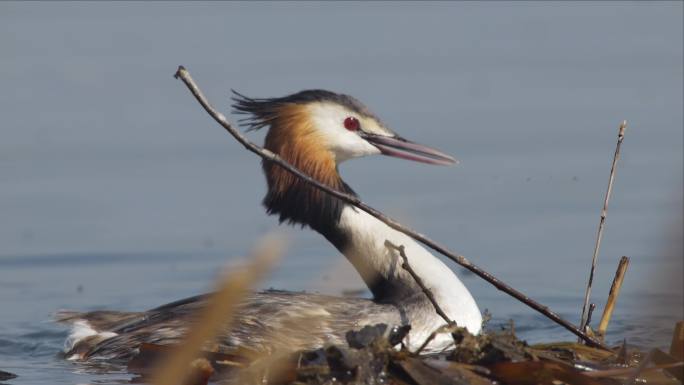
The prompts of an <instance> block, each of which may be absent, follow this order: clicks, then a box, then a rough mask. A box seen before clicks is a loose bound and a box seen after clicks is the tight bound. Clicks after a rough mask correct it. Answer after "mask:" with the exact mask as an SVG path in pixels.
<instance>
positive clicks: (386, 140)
mask: <svg viewBox="0 0 684 385" xmlns="http://www.w3.org/2000/svg"><path fill="white" fill-rule="evenodd" d="M363 138H364V139H366V140H367V141H369V142H370V143H371V144H372V145H374V146H375V147H377V148H378V149H379V150H380V152H381V153H382V154H383V155H387V156H393V157H396V158H402V159H407V160H412V161H415V162H421V163H427V164H437V165H441V166H449V165H452V164H458V160H456V159H455V158H453V157H452V156H449V155H447V154H445V153H443V152H441V151H439V150H436V149H434V148H431V147H428V146H424V145H422V144H418V143H413V142H409V141H408V140H406V139H404V138H401V137H399V136H397V137H391V136H381V135H370V134H366V135H364V136H363Z"/></svg>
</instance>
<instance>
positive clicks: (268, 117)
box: [233, 90, 456, 165]
mask: <svg viewBox="0 0 684 385" xmlns="http://www.w3.org/2000/svg"><path fill="white" fill-rule="evenodd" d="M233 92H234V93H235V97H234V98H233V100H234V101H235V104H234V105H233V107H234V109H235V111H236V112H238V113H243V114H249V115H250V116H249V117H247V118H244V119H241V120H240V122H241V123H242V124H244V125H246V126H248V128H249V129H258V128H261V127H264V126H269V127H270V129H269V132H268V135H267V139H266V145H265V146H266V147H267V148H269V149H270V150H271V151H274V152H276V153H278V154H280V155H281V156H283V157H285V158H288V157H289V158H291V159H293V158H297V157H302V156H310V155H312V156H314V157H316V158H318V159H319V160H320V159H321V158H323V157H325V155H324V153H325V152H327V153H328V154H327V156H329V157H332V160H333V161H334V162H335V164H339V163H341V162H343V161H345V160H348V159H352V158H359V157H362V156H366V155H374V154H383V155H389V156H394V157H399V158H404V159H408V160H413V161H417V162H422V163H428V164H438V165H449V164H453V163H456V160H455V159H454V158H452V157H451V156H449V155H446V154H444V153H442V152H440V151H438V150H435V149H433V148H430V147H427V146H423V145H420V144H416V143H413V142H410V141H408V140H406V139H404V138H402V137H400V136H399V135H397V134H396V133H395V132H393V131H392V130H390V129H389V128H388V127H387V126H386V125H385V124H384V123H382V121H381V120H380V119H379V118H378V117H376V116H375V115H374V114H373V113H372V112H371V111H370V110H369V109H368V108H367V107H366V106H365V105H363V104H362V103H361V102H359V101H358V100H356V99H355V98H353V97H351V96H348V95H343V94H337V93H334V92H330V91H325V90H305V91H300V92H298V93H296V94H292V95H288V96H285V97H281V98H271V99H252V98H248V97H246V96H244V95H241V94H239V93H237V92H235V91H233ZM294 151H301V153H300V154H291V153H292V152H294ZM306 154H308V155H306ZM313 154H315V155H313Z"/></svg>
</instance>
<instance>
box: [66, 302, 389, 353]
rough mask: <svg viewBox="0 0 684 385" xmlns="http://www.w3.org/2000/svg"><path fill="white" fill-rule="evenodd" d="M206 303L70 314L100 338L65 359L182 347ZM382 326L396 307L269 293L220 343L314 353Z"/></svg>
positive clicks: (75, 347) (249, 305)
mask: <svg viewBox="0 0 684 385" xmlns="http://www.w3.org/2000/svg"><path fill="white" fill-rule="evenodd" d="M206 300H207V295H201V296H195V297H190V298H186V299H183V300H180V301H176V302H172V303H169V304H166V305H163V306H160V307H158V308H155V309H152V310H149V311H147V312H141V313H123V312H109V311H99V312H90V313H71V314H68V317H62V318H61V319H60V320H61V321H63V322H71V323H73V324H74V325H75V328H78V327H81V328H83V326H84V323H85V324H86V325H87V327H88V328H90V329H91V330H92V333H95V334H93V335H91V336H88V337H86V338H83V339H81V340H78V341H75V340H74V341H73V343H72V346H71V347H70V348H69V349H68V350H69V351H68V352H67V353H66V355H67V357H73V358H75V359H106V360H112V359H128V358H130V357H132V356H134V355H135V354H137V352H138V349H139V347H140V345H141V344H142V343H151V344H158V345H171V344H175V343H178V342H180V340H181V339H182V337H183V336H184V335H185V333H186V332H187V330H188V327H190V325H192V321H193V318H194V316H195V314H196V313H197V311H198V310H199V309H201V308H203V307H204V306H205V305H206ZM63 314H64V313H63ZM377 322H384V323H388V324H399V323H400V322H401V321H400V317H399V313H398V311H397V310H396V309H395V308H394V307H393V306H392V305H379V304H376V303H374V302H372V301H370V300H367V299H359V298H344V297H333V296H325V295H319V294H310V293H293V292H286V291H275V290H270V291H266V292H260V293H253V294H251V295H249V296H248V297H246V298H245V300H244V301H243V303H242V304H241V305H240V306H238V308H237V309H236V311H235V314H234V315H233V321H232V322H231V326H229V327H227V328H226V329H225V330H223V331H222V332H221V333H220V334H219V335H218V336H217V338H216V343H217V344H218V346H219V347H220V348H222V349H228V350H230V348H231V347H236V346H246V347H248V348H250V349H253V350H272V349H282V348H287V349H295V350H299V349H310V348H317V347H320V346H323V345H325V344H326V343H343V342H344V334H345V333H346V332H347V331H348V330H352V329H359V328H361V327H362V326H364V325H366V324H373V323H377ZM79 323H80V324H79ZM75 331H78V330H75ZM76 334H78V333H76Z"/></svg>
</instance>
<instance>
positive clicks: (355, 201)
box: [174, 66, 608, 350]
mask: <svg viewBox="0 0 684 385" xmlns="http://www.w3.org/2000/svg"><path fill="white" fill-rule="evenodd" d="M174 77H175V78H176V79H180V80H182V81H183V83H184V84H185V85H186V86H187V87H188V89H189V90H190V92H191V93H192V94H193V96H195V99H197V101H198V102H199V103H200V105H201V106H202V108H204V110H205V111H206V112H207V113H208V114H209V115H210V116H211V117H212V118H214V120H216V121H217V122H218V123H219V124H220V125H221V126H222V127H223V128H224V129H225V130H226V131H228V133H229V134H231V135H232V136H233V138H235V140H237V141H238V142H239V143H240V144H242V145H243V146H244V147H245V148H246V149H247V150H249V151H251V152H253V153H255V154H257V155H258V156H260V157H261V158H263V159H264V160H266V161H270V162H273V163H275V164H277V165H279V166H280V167H282V168H283V169H285V170H287V171H288V172H290V173H291V174H293V175H295V176H296V177H298V178H300V179H301V180H303V181H304V182H306V183H308V184H310V185H312V186H315V187H316V188H318V189H320V190H323V191H325V192H327V193H328V194H330V195H332V196H334V197H337V198H339V199H340V200H342V201H344V202H347V203H349V204H351V205H354V206H356V207H358V208H359V209H361V210H363V211H365V212H366V213H368V214H370V215H372V216H373V217H375V218H377V219H379V220H380V221H382V222H384V223H385V224H387V225H388V226H389V227H391V228H393V229H395V230H397V231H399V232H402V233H404V234H406V235H408V236H410V237H411V238H413V239H415V240H417V241H419V242H421V243H423V244H425V245H426V246H428V247H430V248H432V249H433V250H435V251H437V252H439V253H441V254H443V255H445V256H446V257H448V258H449V259H451V260H452V261H454V262H456V263H457V264H459V265H461V266H463V267H464V268H466V269H468V270H470V271H471V272H473V273H475V274H476V275H477V276H479V277H480V278H482V279H484V280H485V281H487V282H489V283H490V284H492V285H494V287H496V288H497V289H499V290H501V291H503V292H505V293H507V294H508V295H510V296H512V297H514V298H516V299H518V300H519V301H520V302H522V303H524V304H526V305H527V306H529V307H531V308H532V309H534V310H536V311H538V312H539V313H541V314H543V315H545V316H546V317H547V318H549V319H551V320H552V321H554V322H555V323H557V324H559V325H561V326H563V327H564V328H565V329H567V330H569V331H570V332H572V333H573V334H575V335H576V336H578V337H580V338H582V339H583V340H584V341H586V342H587V343H588V344H590V345H592V346H596V347H600V348H603V349H606V350H608V347H606V346H605V345H604V344H603V343H601V342H600V341H598V340H596V339H594V338H592V337H590V336H588V335H587V334H586V333H584V332H583V331H582V330H580V329H579V328H578V327H577V326H575V325H573V324H572V323H570V322H569V321H567V320H565V319H563V318H561V317H560V316H559V315H558V314H556V313H555V312H553V311H551V310H550V309H549V308H548V307H547V306H544V305H542V304H540V303H539V302H537V301H535V300H533V299H531V298H529V297H528V296H527V295H525V294H523V293H522V292H520V291H518V290H516V289H514V288H513V287H511V286H509V285H508V284H506V283H505V282H502V281H501V280H499V279H498V278H496V277H494V276H493V275H491V274H490V273H488V272H486V271H485V270H483V269H482V268H480V267H479V266H477V265H474V264H473V263H472V262H470V261H469V260H468V259H467V258H466V257H464V256H462V255H459V254H456V253H454V252H452V251H450V250H449V249H447V248H446V247H445V246H442V245H440V244H438V243H437V242H435V241H433V240H431V239H430V238H428V237H427V236H425V235H423V234H421V233H418V232H416V231H414V230H412V229H410V228H408V227H406V226H404V225H402V224H401V223H399V222H397V221H395V220H394V219H392V218H390V217H388V216H386V215H384V214H383V213H381V212H380V211H378V210H376V209H374V208H372V207H370V206H368V205H367V204H365V203H363V202H362V201H361V200H360V199H359V198H357V197H355V196H352V195H348V194H345V193H342V192H340V191H337V190H335V189H333V188H330V187H328V186H326V185H325V184H323V183H321V182H319V181H317V180H315V179H313V178H311V177H310V176H308V175H306V174H304V173H303V172H302V171H300V170H299V169H297V168H296V167H294V166H292V165H291V164H290V163H288V162H287V161H285V160H284V159H282V158H281V157H280V156H278V155H277V154H274V153H273V152H272V151H269V150H267V149H265V148H262V147H259V146H257V145H256V144H254V143H252V142H250V141H249V140H248V139H247V138H246V137H245V136H243V135H242V134H241V133H240V132H239V131H238V130H236V129H235V128H234V127H233V126H232V125H231V124H230V123H229V122H228V120H227V119H226V117H225V115H223V114H222V113H220V112H219V111H217V110H216V109H215V108H214V107H213V106H212V105H211V104H210V103H209V101H208V100H207V98H206V97H205V96H204V94H203V93H202V91H201V90H200V89H199V87H198V86H197V84H195V81H194V80H193V79H192V77H191V76H190V73H189V72H188V70H186V69H185V67H183V66H180V67H178V70H177V71H176V74H175V75H174Z"/></svg>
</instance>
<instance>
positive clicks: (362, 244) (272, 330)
mask: <svg viewBox="0 0 684 385" xmlns="http://www.w3.org/2000/svg"><path fill="white" fill-rule="evenodd" d="M234 100H235V104H234V106H233V107H234V108H235V110H236V112H237V113H241V114H247V115H248V116H247V118H245V119H242V120H241V123H242V124H243V125H245V126H247V128H248V129H259V128H262V127H266V126H268V127H269V131H268V133H267V135H266V138H265V144H264V147H265V148H267V149H269V150H270V151H272V152H274V153H276V154H278V155H280V156H281V157H282V158H283V159H284V160H286V161H288V162H289V163H291V164H292V165H293V166H295V167H297V168H298V169H299V170H301V171H302V172H304V173H305V174H307V175H309V176H311V177H312V178H314V179H316V180H318V181H319V182H322V183H324V184H326V185H328V186H330V187H332V188H335V189H337V190H339V191H342V192H345V193H348V194H355V193H354V191H353V190H352V189H351V188H350V187H349V186H348V185H347V184H346V183H345V182H344V181H343V180H342V178H341V177H340V175H339V172H338V165H339V164H340V163H341V162H343V161H346V160H349V159H353V158H359V157H363V156H366V155H375V154H384V155H389V156H395V157H400V158H405V159H409V160H414V161H419V162H424V163H430V164H442V165H445V164H451V163H454V162H455V160H454V159H453V158H451V157H449V156H448V155H446V154H443V153H441V152H439V151H437V150H434V149H431V148H429V147H425V146H422V145H418V144H415V143H412V142H409V141H407V140H406V139H403V138H401V137H400V136H398V135H397V134H395V133H394V132H392V131H391V130H389V129H388V128H387V127H386V126H385V125H384V124H383V123H382V122H381V121H380V120H379V119H378V118H377V117H376V116H375V115H373V114H372V113H371V112H370V111H369V110H368V109H367V108H366V107H365V106H364V105H363V104H361V103H360V102H359V101H357V100H356V99H354V98H352V97H350V96H346V95H341V94H336V93H333V92H329V91H324V90H308V91H301V92H299V93H296V94H293V95H289V96H286V97H282V98H272V99H252V98H248V97H245V96H243V95H240V94H238V93H236V96H235V98H234ZM262 167H263V171H264V174H265V176H266V182H267V185H268V192H267V194H266V196H265V198H264V200H263V204H264V206H265V207H266V211H267V213H268V214H272V215H277V216H278V217H279V220H280V222H287V223H291V224H300V225H302V226H309V227H310V228H312V229H313V230H315V231H317V232H318V233H320V234H322V235H323V236H324V237H325V238H326V239H328V240H329V241H330V242H331V243H332V244H333V245H334V246H335V247H336V248H337V249H338V250H339V251H340V252H341V253H342V254H344V255H345V257H346V258H347V259H348V260H349V261H350V262H351V263H352V265H353V266H354V267H355V268H356V270H357V271H358V273H359V274H360V276H361V277H362V278H363V280H364V282H365V283H366V285H367V286H368V288H369V289H370V290H371V292H372V293H373V299H362V298H344V297H333V296H325V295H320V294H311V293H293V292H284V291H274V290H270V291H265V292H260V293H253V294H251V295H250V296H248V297H247V298H245V299H244V301H243V302H242V303H241V305H240V306H238V308H237V309H236V311H235V314H234V315H233V319H234V322H233V324H232V325H233V326H232V327H231V328H230V329H227V330H224V331H222V333H220V334H219V336H218V337H217V340H216V342H217V343H218V345H219V346H221V347H223V348H228V349H229V348H231V347H236V346H246V347H248V348H252V349H258V350H261V349H266V350H268V349H274V348H278V347H279V346H280V347H286V348H288V349H293V348H294V349H311V348H318V347H321V346H323V345H325V344H329V343H342V342H344V335H345V333H346V332H347V331H349V330H355V329H360V328H361V327H363V326H365V325H374V324H377V323H385V324H388V325H392V326H401V325H408V324H410V325H411V331H410V332H409V334H408V335H407V336H406V338H405V341H404V343H405V344H406V345H407V346H408V347H409V348H413V349H415V348H417V347H418V346H420V345H421V344H422V343H423V342H424V341H425V340H426V339H427V337H428V335H430V334H431V333H432V332H433V331H435V329H437V328H438V327H439V326H441V325H443V324H444V323H445V321H444V320H443V319H442V318H441V317H440V316H439V315H438V314H437V313H436V312H435V310H434V308H433V306H432V304H431V302H430V301H429V300H428V298H427V297H426V295H425V293H424V292H423V290H422V289H421V288H420V286H419V285H418V284H417V283H416V281H415V279H414V278H413V277H412V276H411V275H410V274H409V273H408V272H407V271H406V270H405V269H404V268H403V267H402V256H401V255H399V253H398V251H397V250H395V249H391V248H388V247H387V246H386V242H388V241H389V242H391V243H392V244H395V245H402V246H403V247H404V250H405V255H406V258H407V260H408V263H409V265H410V266H411V267H412V269H413V270H414V271H415V272H416V274H417V275H418V276H419V277H421V278H422V281H423V282H424V283H425V284H426V286H427V288H428V289H429V290H430V291H431V292H432V293H433V295H434V297H435V299H436V301H437V302H438V303H439V305H440V307H441V308H442V309H443V310H444V312H445V313H446V315H447V316H448V317H449V318H450V319H451V320H453V321H455V322H456V323H457V325H459V326H464V327H466V328H467V329H468V330H469V331H470V332H472V333H478V332H479V331H480V328H481V323H482V317H481V314H480V311H479V309H478V307H477V304H476V303H475V300H474V299H473V297H472V296H471V294H470V292H469V291H468V290H467V289H466V287H465V286H464V285H463V283H462V282H461V281H460V280H459V279H458V277H456V275H455V274H454V273H453V271H451V269H449V268H448V267H447V266H446V265H445V264H444V263H443V262H442V261H440V260H439V259H438V258H436V257H435V256H433V255H432V254H431V253H429V252H428V251H427V250H426V249H425V248H423V247H422V246H421V245H419V244H418V243H417V242H416V241H414V240H413V239H411V238H410V237H408V236H406V235H405V234H403V233H401V232H398V231H396V230H394V229H392V228H390V227H389V226H388V225H387V224H385V223H384V222H382V221H380V220H378V219H377V218H375V217H373V216H371V215H369V214H367V213H366V212H364V211H362V210H360V209H358V208H356V207H354V206H351V205H349V204H347V203H345V202H343V201H341V200H339V199H338V198H336V197H334V196H332V195H330V194H328V193H325V192H323V191H321V190H319V189H317V188H315V187H313V186H311V185H309V184H307V183H306V182H304V181H302V180H301V179H299V178H297V177H296V176H294V175H292V174H291V173H289V172H287V171H286V170H284V169H282V168H281V167H280V166H278V165H275V164H273V163H270V162H263V163H262ZM205 305H206V296H197V297H191V298H188V299H185V300H181V301H177V302H173V303H170V304H167V305H164V306H161V307H159V308H156V309H152V310H149V311H147V312H133V313H131V312H111V311H99V312H97V311H96V312H90V313H72V312H64V313H62V314H61V315H60V316H59V319H60V320H61V321H63V322H70V323H72V324H73V325H74V330H73V332H72V335H71V336H70V338H69V339H67V345H66V347H65V349H66V351H67V356H68V357H71V358H73V359H95V358H100V359H117V358H119V359H121V358H129V357H132V356H134V355H135V354H136V353H137V351H138V349H139V347H140V345H141V344H142V343H145V342H146V343H156V344H162V345H166V344H173V343H176V342H178V341H179V340H180V338H182V336H183V335H184V334H185V332H186V331H187V330H188V328H189V327H190V326H191V325H192V320H193V316H194V314H195V313H196V311H197V309H200V308H202V307H203V306H205ZM302 317H304V318H307V317H308V318H315V319H316V323H314V324H312V325H314V326H311V325H308V324H306V323H298V322H293V319H300V318H302ZM452 343H453V340H452V339H451V337H450V336H448V335H442V336H437V337H436V338H435V339H434V340H433V341H432V342H431V343H430V344H429V345H428V346H427V348H426V350H425V351H426V352H434V351H440V350H443V349H445V348H448V347H449V346H450V345H451V344H452Z"/></svg>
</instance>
